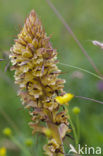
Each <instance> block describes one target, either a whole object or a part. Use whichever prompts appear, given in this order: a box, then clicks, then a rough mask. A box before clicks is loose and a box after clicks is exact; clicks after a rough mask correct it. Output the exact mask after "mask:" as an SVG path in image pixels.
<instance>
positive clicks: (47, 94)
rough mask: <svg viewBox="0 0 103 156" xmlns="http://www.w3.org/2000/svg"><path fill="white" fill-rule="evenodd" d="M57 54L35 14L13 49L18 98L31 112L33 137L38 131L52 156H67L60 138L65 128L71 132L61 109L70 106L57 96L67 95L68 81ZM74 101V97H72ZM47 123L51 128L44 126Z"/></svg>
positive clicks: (30, 17) (28, 21)
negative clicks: (44, 137) (57, 64)
mask: <svg viewBox="0 0 103 156" xmlns="http://www.w3.org/2000/svg"><path fill="white" fill-rule="evenodd" d="M56 56H57V52H56V50H55V49H53V48H52V45H51V43H50V41H49V37H47V35H46V33H45V31H44V28H43V27H42V25H41V22H40V20H39V19H38V17H37V15H36V13H35V11H31V13H30V15H29V17H28V18H27V19H26V21H25V24H24V27H23V29H22V31H21V32H20V34H19V35H18V38H17V39H16V40H15V44H14V45H13V47H12V48H11V54H10V59H11V62H12V67H11V69H12V70H15V75H14V77H15V83H16V84H18V85H19V91H18V95H20V96H21V100H22V103H23V104H24V105H25V107H26V108H28V109H29V110H30V115H31V116H32V121H33V122H32V123H30V126H31V127H32V128H33V134H34V133H35V132H37V131H39V132H41V133H44V134H45V135H47V136H48V134H49V137H48V144H47V145H45V149H48V152H47V153H49V154H48V155H50V156H53V155H54V154H56V155H57V156H62V155H64V154H63V153H64V150H63V146H62V139H63V137H64V135H62V134H60V127H61V124H63V125H65V126H62V127H63V128H64V129H66V130H62V131H63V132H65V134H66V132H68V125H69V123H68V116H67V114H66V111H65V109H63V110H62V111H61V112H60V110H61V109H60V107H61V108H62V105H63V104H64V103H65V102H67V101H68V100H66V99H68V98H66V97H65V100H64V101H63V102H58V100H57V98H56V97H57V96H59V95H64V96H67V94H65V93H64V91H63V87H64V82H65V81H64V80H61V79H60V78H58V76H59V74H60V70H59V69H58V67H57V66H56V63H57V62H58V61H57V57H56ZM69 98H70V99H71V97H69ZM41 122H45V123H46V124H47V127H46V126H45V127H44V128H43V126H41Z"/></svg>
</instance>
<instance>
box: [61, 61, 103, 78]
mask: <svg viewBox="0 0 103 156" xmlns="http://www.w3.org/2000/svg"><path fill="white" fill-rule="evenodd" d="M59 64H61V65H63V66H68V67H71V68H74V69H78V70H81V71H83V72H85V73H88V74H90V75H92V76H94V77H96V78H98V79H100V80H103V77H101V76H99V75H97V74H95V73H92V72H91V71H88V70H86V69H83V68H80V67H77V66H73V65H70V64H65V63H60V62H59Z"/></svg>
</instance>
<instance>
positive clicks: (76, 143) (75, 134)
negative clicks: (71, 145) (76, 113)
mask: <svg viewBox="0 0 103 156" xmlns="http://www.w3.org/2000/svg"><path fill="white" fill-rule="evenodd" d="M69 121H70V124H71V126H72V129H73V134H74V139H75V146H76V149H77V145H78V137H77V133H76V129H75V126H74V124H73V122H72V120H71V118H70V116H69Z"/></svg>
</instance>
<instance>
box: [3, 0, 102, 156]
mask: <svg viewBox="0 0 103 156" xmlns="http://www.w3.org/2000/svg"><path fill="white" fill-rule="evenodd" d="M51 2H52V3H53V4H54V6H55V7H56V8H57V9H58V10H59V12H60V14H61V15H63V17H64V19H65V21H66V22H67V23H68V24H69V25H70V26H71V28H72V31H73V32H74V33H75V34H76V36H77V37H78V39H79V40H80V42H81V43H82V46H83V47H85V49H86V52H87V53H88V55H89V56H90V57H91V58H92V60H93V61H94V62H95V65H96V67H97V69H98V71H99V73H98V71H97V70H95V68H94V66H93V65H91V63H90V61H88V58H87V57H86V56H85V55H84V54H83V53H82V50H81V49H80V48H79V46H78V45H77V43H76V42H75V41H74V39H73V38H72V36H71V35H70V33H68V31H67V30H66V28H65V26H64V25H65V24H64V23H63V21H62V23H61V21H60V19H58V17H57V16H56V15H55V13H54V10H52V9H51V8H50V5H48V3H47V1H46V0H45V1H42V0H35V1H29V0H27V1H24V0H22V1H20V0H18V1H14V0H9V1H8V2H6V1H5V0H1V1H0V13H1V14H0V51H1V53H0V59H4V60H0V132H1V133H0V151H1V155H2V156H3V155H6V153H7V155H8V156H9V155H10V156H12V155H14V154H15V155H20V156H24V155H28V156H29V155H35V156H38V155H39V156H43V155H44V151H43V150H42V147H43V145H44V144H45V143H46V142H47V140H46V138H45V136H44V135H41V134H39V133H37V134H36V135H35V136H32V129H31V128H29V126H28V124H27V123H29V122H30V121H31V120H30V116H29V114H28V111H27V110H26V109H24V107H23V106H22V105H21V101H20V99H19V97H17V95H16V91H17V90H18V88H17V87H16V86H15V85H14V79H13V74H14V73H13V72H11V71H10V66H9V64H8V62H9V59H8V55H9V53H10V52H9V49H10V47H11V46H12V45H13V40H14V38H16V36H17V34H18V33H19V32H20V30H21V27H22V25H23V23H24V19H25V17H26V16H27V15H28V14H29V12H30V10H32V9H35V10H36V12H37V13H38V15H39V18H40V19H41V20H42V23H43V26H44V27H45V31H46V32H47V34H48V36H49V35H52V38H51V42H52V45H53V47H54V48H57V49H58V50H57V51H58V59H59V62H60V63H59V64H58V67H59V69H61V70H62V73H61V74H60V77H61V78H62V79H65V80H66V85H65V91H66V92H67V93H69V92H70V93H72V94H74V95H75V98H74V99H73V100H72V101H71V102H70V104H69V115H70V123H71V127H70V129H72V130H73V131H71V133H70V136H68V137H66V139H65V140H64V148H65V152H66V153H68V150H69V143H70V142H71V144H72V145H73V146H75V141H76V144H77V143H80V144H81V145H85V144H87V145H88V146H93V147H96V146H102V143H103V130H102V129H103V126H102V118H103V113H102V110H103V105H102V103H101V104H100V103H96V101H93V100H92V101H90V100H85V99H83V98H81V96H83V97H88V98H92V99H96V100H99V101H102V99H103V94H102V92H103V81H102V78H101V77H102V75H101V74H100V73H103V69H102V65H103V61H102V58H103V50H102V49H101V48H99V47H96V46H94V45H93V44H92V42H91V41H92V40H98V41H101V42H102V41H103V39H102V36H103V35H102V32H103V31H102V28H103V23H102V14H103V11H102V6H103V2H102V0H100V1H99V2H97V1H96V0H94V1H93V2H92V1H89V0H87V1H85V2H84V1H82V0H79V1H70V0H68V1H66V2H65V1H62V0H57V1H54V0H51ZM74 66H75V67H76V68H74ZM5 67H6V68H5ZM77 67H79V68H78V69H77ZM80 68H82V69H83V70H80ZM4 70H5V71H4ZM88 71H89V72H88ZM91 72H92V73H95V74H96V75H95V74H91ZM97 75H98V76H97ZM5 128H6V129H5ZM5 132H6V133H5ZM9 134H10V135H9ZM75 147H76V146H75Z"/></svg>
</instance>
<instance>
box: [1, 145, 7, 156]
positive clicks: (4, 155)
mask: <svg viewBox="0 0 103 156" xmlns="http://www.w3.org/2000/svg"><path fill="white" fill-rule="evenodd" d="M0 156H6V148H5V147H1V148H0Z"/></svg>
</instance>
